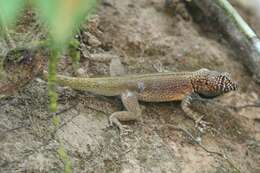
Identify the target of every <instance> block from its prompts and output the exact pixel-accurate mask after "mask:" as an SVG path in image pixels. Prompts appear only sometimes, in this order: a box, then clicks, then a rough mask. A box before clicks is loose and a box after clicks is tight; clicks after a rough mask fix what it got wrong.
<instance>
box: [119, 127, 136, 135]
mask: <svg viewBox="0 0 260 173" xmlns="http://www.w3.org/2000/svg"><path fill="white" fill-rule="evenodd" d="M118 128H119V133H120V135H122V136H123V135H127V134H129V133H132V132H133V130H132V129H131V128H130V127H129V126H127V125H121V126H118Z"/></svg>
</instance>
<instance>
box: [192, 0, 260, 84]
mask: <svg viewBox="0 0 260 173" xmlns="http://www.w3.org/2000/svg"><path fill="white" fill-rule="evenodd" d="M192 2H194V3H195V5H196V6H198V7H199V8H200V9H201V10H202V12H203V13H204V15H205V16H207V17H209V18H211V19H212V20H213V21H214V22H217V23H218V25H219V26H220V28H221V30H222V31H224V32H225V34H226V35H227V37H228V40H229V42H230V43H231V45H232V46H233V48H234V50H235V51H237V55H238V56H240V59H241V60H242V62H244V64H245V66H246V67H247V68H248V70H249V71H251V72H252V73H253V77H254V80H255V81H256V82H258V83H260V40H259V38H258V37H257V36H256V34H255V32H254V31H253V30H252V29H251V28H250V26H249V25H248V24H247V23H246V22H245V21H244V20H243V18H242V17H241V16H240V15H239V14H238V12H237V11H236V10H235V8H233V7H232V5H231V4H230V3H229V2H228V1H227V0H194V1H192Z"/></svg>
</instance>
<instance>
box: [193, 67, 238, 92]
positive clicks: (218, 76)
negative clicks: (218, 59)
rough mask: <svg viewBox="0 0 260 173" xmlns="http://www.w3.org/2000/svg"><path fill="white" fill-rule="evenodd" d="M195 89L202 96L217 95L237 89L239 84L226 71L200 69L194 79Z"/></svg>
mask: <svg viewBox="0 0 260 173" xmlns="http://www.w3.org/2000/svg"><path fill="white" fill-rule="evenodd" d="M192 84H193V89H194V91H195V92H196V93H198V94H199V95H201V96H202V97H216V96H219V95H222V94H224V93H228V92H230V91H235V90H237V88H238V84H237V82H236V81H234V80H233V79H232V78H231V75H230V74H229V73H226V72H218V71H212V70H208V69H205V68H203V69H200V70H198V71H197V72H196V73H195V76H194V77H193V79H192Z"/></svg>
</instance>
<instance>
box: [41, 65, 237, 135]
mask: <svg viewBox="0 0 260 173" xmlns="http://www.w3.org/2000/svg"><path fill="white" fill-rule="evenodd" d="M44 76H45V78H46V77H47V73H46V72H45V75H44ZM57 83H58V84H60V85H63V86H69V87H71V88H73V89H77V90H81V91H89V92H92V93H95V94H99V95H104V96H121V99H122V102H123V104H124V106H125V108H126V109H127V111H120V112H115V113H113V114H112V115H111V117H110V120H111V122H113V123H115V124H116V125H117V126H118V127H119V128H120V129H121V130H122V129H123V126H122V125H121V123H120V121H129V120H137V119H138V117H139V116H140V115H141V109H140V107H139V104H138V100H141V101H146V102H167V101H182V104H181V106H182V109H183V110H184V111H185V113H186V114H187V115H188V116H189V117H190V118H192V119H193V120H194V121H195V122H196V123H202V121H201V117H200V116H199V115H198V114H197V113H195V112H193V111H192V110H191V109H190V108H189V105H190V103H191V101H192V97H191V96H192V95H194V94H195V95H198V96H202V97H206V98H212V97H216V96H219V95H222V94H224V93H227V92H230V91H233V90H236V89H237V83H236V82H235V81H233V80H232V79H231V77H230V75H229V74H228V73H222V72H217V71H211V70H208V69H200V70H198V71H195V72H169V73H155V74H145V75H131V76H122V77H106V78H75V77H67V76H62V75H58V76H57Z"/></svg>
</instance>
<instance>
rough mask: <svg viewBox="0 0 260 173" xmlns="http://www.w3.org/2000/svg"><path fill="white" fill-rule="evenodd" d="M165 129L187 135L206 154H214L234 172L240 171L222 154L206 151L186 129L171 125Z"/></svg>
mask: <svg viewBox="0 0 260 173" xmlns="http://www.w3.org/2000/svg"><path fill="white" fill-rule="evenodd" d="M166 126H167V127H170V128H172V129H174V130H177V131H181V132H183V133H184V134H185V135H187V136H188V137H189V138H190V139H191V140H192V141H193V142H195V143H196V144H197V145H198V146H199V147H201V148H202V149H203V150H204V151H206V152H207V153H210V154H214V155H217V156H219V157H221V158H223V159H224V160H226V161H227V162H228V164H229V165H230V166H231V167H232V168H234V169H235V170H236V171H238V172H240V170H239V169H238V168H237V167H236V166H235V165H234V164H233V163H232V162H231V161H230V160H229V159H228V158H227V156H226V155H225V154H223V153H220V152H217V151H211V150H209V149H207V147H205V146H204V145H202V144H201V143H200V142H199V141H198V140H196V138H195V137H194V136H193V135H192V134H191V133H190V132H189V131H188V130H187V129H184V128H182V127H179V126H175V125H172V124H166Z"/></svg>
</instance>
